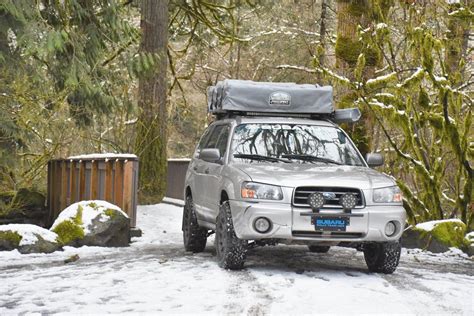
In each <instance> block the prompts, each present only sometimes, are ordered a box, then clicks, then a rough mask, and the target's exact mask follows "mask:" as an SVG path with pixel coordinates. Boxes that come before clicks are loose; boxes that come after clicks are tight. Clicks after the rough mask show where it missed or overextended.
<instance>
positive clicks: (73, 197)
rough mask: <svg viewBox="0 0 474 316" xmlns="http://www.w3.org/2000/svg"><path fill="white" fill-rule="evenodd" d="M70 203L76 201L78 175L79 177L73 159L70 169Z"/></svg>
mask: <svg viewBox="0 0 474 316" xmlns="http://www.w3.org/2000/svg"><path fill="white" fill-rule="evenodd" d="M69 175H70V176H69V180H70V182H69V205H71V204H73V203H74V202H76V198H77V197H76V177H77V172H76V162H75V161H71V164H70V170H69Z"/></svg>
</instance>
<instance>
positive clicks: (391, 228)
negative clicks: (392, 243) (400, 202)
mask: <svg viewBox="0 0 474 316" xmlns="http://www.w3.org/2000/svg"><path fill="white" fill-rule="evenodd" d="M396 231H397V225H395V223H394V222H388V223H387V225H385V235H387V236H388V237H391V236H393V235H394V234H395V232H396Z"/></svg>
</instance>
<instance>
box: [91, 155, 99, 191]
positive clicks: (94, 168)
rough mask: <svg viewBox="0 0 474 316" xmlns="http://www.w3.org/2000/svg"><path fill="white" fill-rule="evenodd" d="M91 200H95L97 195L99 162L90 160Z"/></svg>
mask: <svg viewBox="0 0 474 316" xmlns="http://www.w3.org/2000/svg"><path fill="white" fill-rule="evenodd" d="M90 188H91V190H90V192H91V196H90V198H91V200H97V199H98V196H99V189H98V188H99V162H98V161H95V160H92V161H91V183H90Z"/></svg>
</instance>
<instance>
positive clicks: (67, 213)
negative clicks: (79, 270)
mask: <svg viewBox="0 0 474 316" xmlns="http://www.w3.org/2000/svg"><path fill="white" fill-rule="evenodd" d="M51 230H52V231H54V232H56V233H57V234H58V235H59V240H60V241H61V242H62V243H63V244H65V245H73V246H83V245H90V246H104V247H108V246H114V247H119V246H127V245H128V240H129V232H130V220H129V218H128V215H127V214H126V213H124V212H123V211H122V210H121V209H120V208H119V207H118V206H116V205H113V204H111V203H109V202H106V201H100V200H92V201H81V202H77V203H74V204H72V205H70V206H68V207H67V208H65V209H64V210H63V211H62V212H61V213H60V214H59V216H58V218H57V219H56V220H55V221H54V224H53V226H52V227H51Z"/></svg>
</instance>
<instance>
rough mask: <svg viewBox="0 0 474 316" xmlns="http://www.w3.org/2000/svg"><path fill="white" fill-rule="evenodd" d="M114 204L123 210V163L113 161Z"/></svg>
mask: <svg viewBox="0 0 474 316" xmlns="http://www.w3.org/2000/svg"><path fill="white" fill-rule="evenodd" d="M114 165H115V174H114V204H115V205H117V206H118V207H120V208H122V209H123V166H124V163H123V161H120V160H118V159H117V160H115V163H114Z"/></svg>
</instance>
